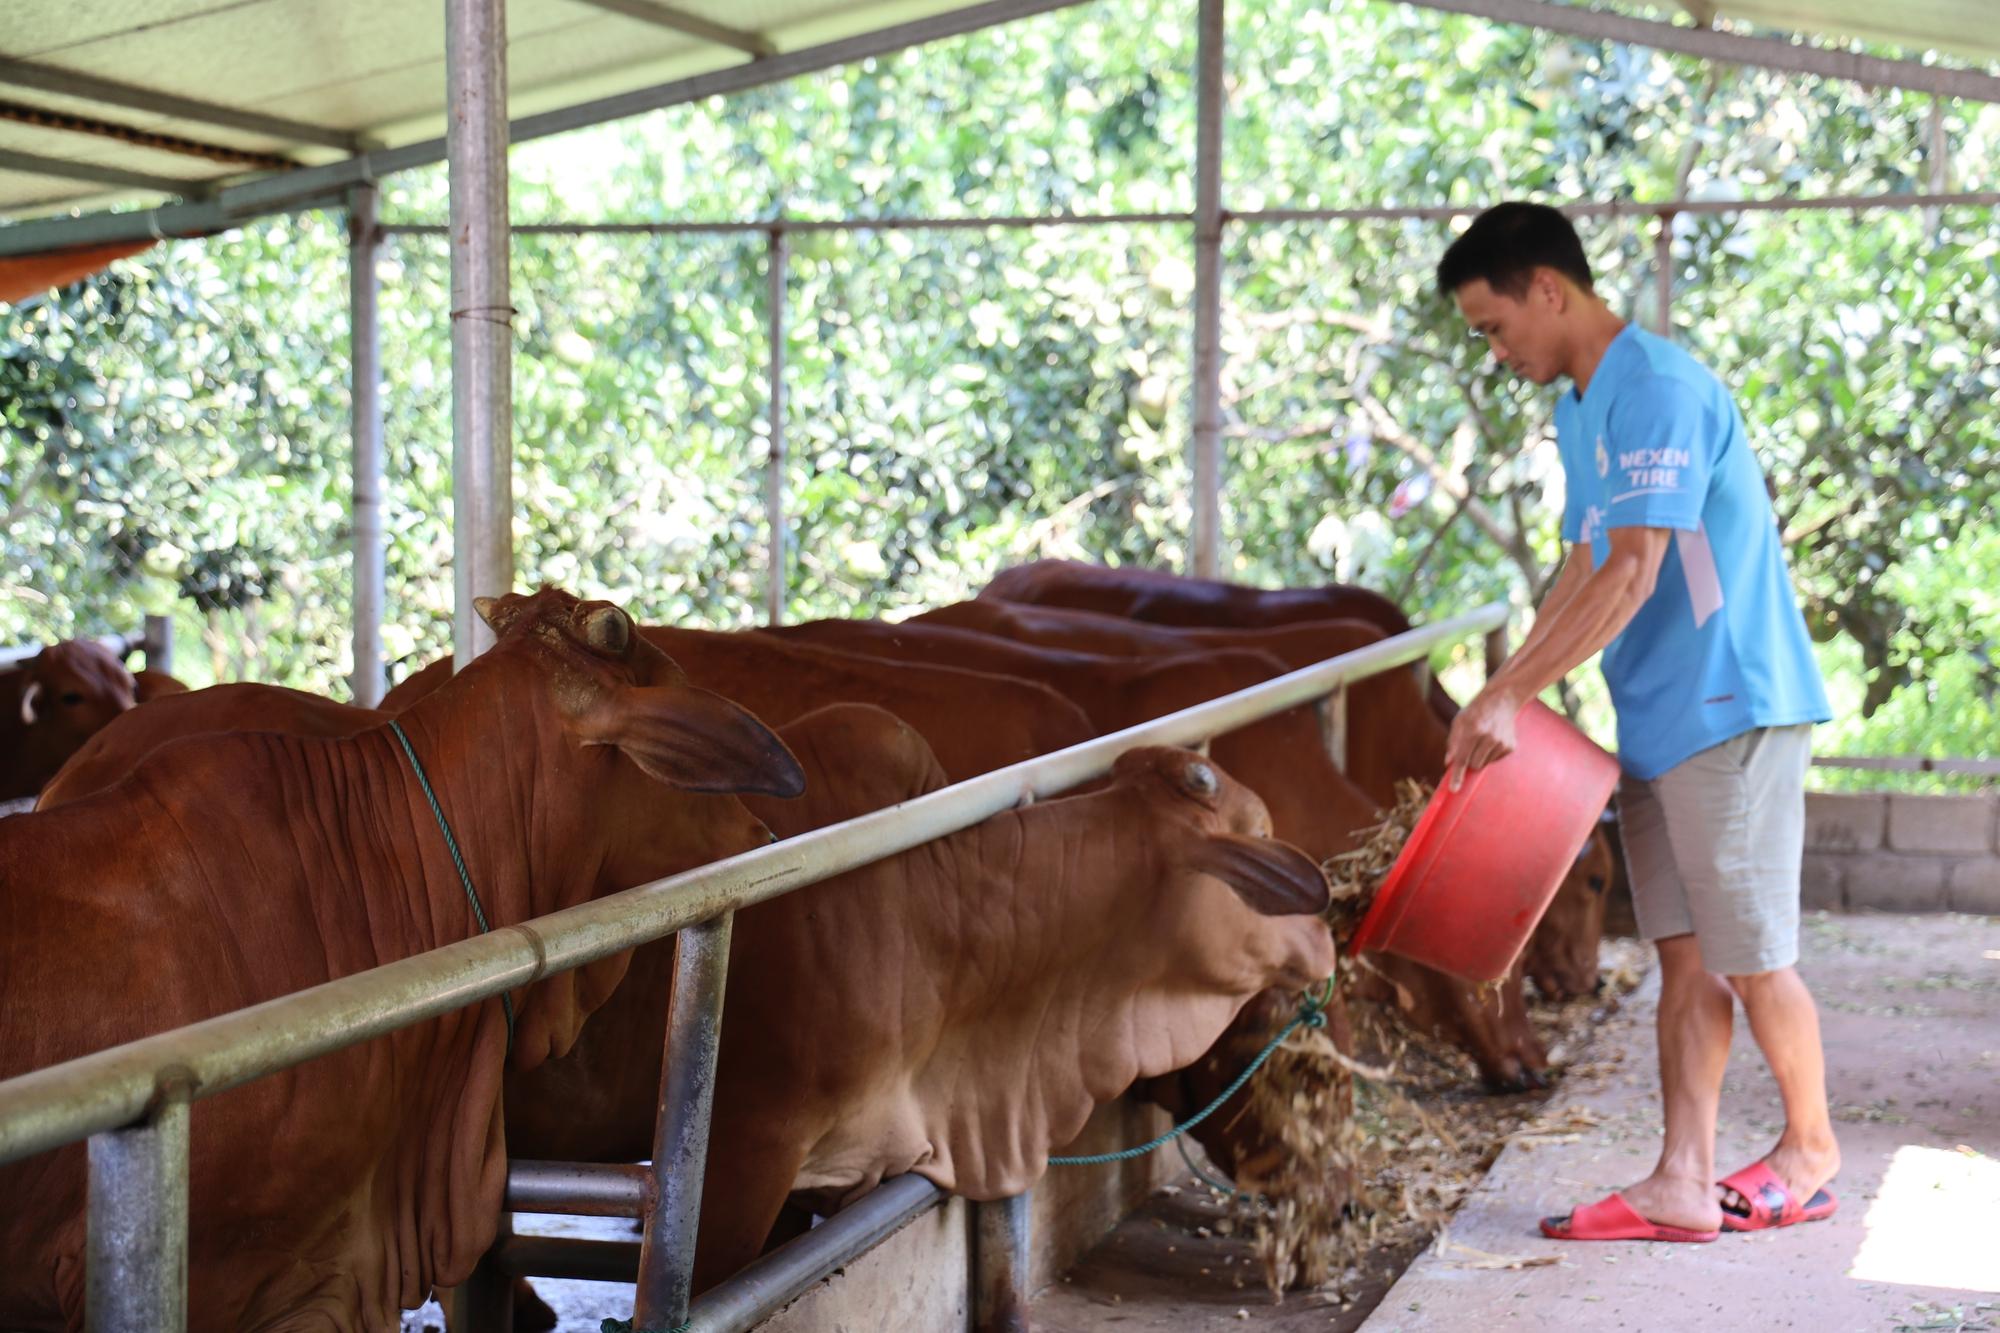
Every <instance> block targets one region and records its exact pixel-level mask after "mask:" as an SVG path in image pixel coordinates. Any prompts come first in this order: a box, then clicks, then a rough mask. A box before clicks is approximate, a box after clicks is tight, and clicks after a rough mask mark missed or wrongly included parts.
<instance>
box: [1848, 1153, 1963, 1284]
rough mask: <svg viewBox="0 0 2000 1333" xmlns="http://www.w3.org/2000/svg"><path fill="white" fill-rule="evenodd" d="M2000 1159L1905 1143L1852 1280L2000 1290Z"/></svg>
mask: <svg viewBox="0 0 2000 1333" xmlns="http://www.w3.org/2000/svg"><path fill="white" fill-rule="evenodd" d="M1996 1218H2000V1160H1995V1159H1994V1158H1991V1157H1988V1156H1986V1155H1985V1154H1984V1153H1979V1152H1974V1151H1973V1150H1972V1149H1970V1148H1958V1149H1948V1148H1925V1147H1919V1146H1918V1145H1916V1144H1905V1145H1904V1146H1903V1147H1901V1148H1898V1149H1897V1150H1896V1155H1895V1156H1894V1157H1893V1158H1891V1159H1890V1162H1889V1172H1888V1174H1887V1175H1886V1176H1884V1177H1883V1179H1882V1188H1881V1190H1880V1192H1879V1193H1877V1195H1876V1196H1875V1202H1874V1203H1873V1204H1872V1205H1871V1206H1870V1207H1869V1209H1868V1217H1867V1221H1866V1224H1865V1225H1866V1227H1867V1232H1868V1234H1867V1238H1866V1239H1865V1240H1863V1241H1862V1242H1861V1249H1860V1251H1859V1252H1858V1253H1856V1254H1855V1256H1854V1266H1853V1267H1852V1268H1851V1269H1849V1270H1848V1274H1847V1275H1848V1276H1849V1277H1852V1278H1860V1279H1865V1280H1867V1281H1871V1282H1893V1283H1897V1284H1899V1285H1908V1286H1923V1287H1952V1288H1956V1289H1957V1290H1960V1291H1977V1292H2000V1244H1996V1243H1995V1219H1996Z"/></svg>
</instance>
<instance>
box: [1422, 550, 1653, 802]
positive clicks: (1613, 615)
mask: <svg viewBox="0 0 2000 1333" xmlns="http://www.w3.org/2000/svg"><path fill="white" fill-rule="evenodd" d="M1673 535H1674V534H1673V531H1672V530H1671V529H1668V528H1613V529H1612V530H1611V554H1610V555H1608V556H1607V557H1605V561H1604V563H1603V564H1602V565H1599V566H1598V567H1597V568H1596V569H1593V570H1591V571H1590V572H1589V574H1588V576H1586V577H1582V578H1580V579H1578V580H1576V590H1575V592H1574V593H1572V594H1571V595H1570V596H1569V597H1567V598H1566V599H1564V600H1563V601H1562V602H1560V603H1558V604H1556V605H1554V606H1553V607H1550V608H1549V609H1545V610H1544V611H1543V612H1542V614H1541V615H1540V616H1539V617H1538V618H1537V619H1536V621H1535V626H1534V630H1533V631H1532V632H1531V633H1530V634H1529V635H1528V640H1527V642H1526V643H1524V644H1523V645H1522V646H1521V651H1520V652H1518V653H1516V654H1515V655H1514V656H1513V657H1511V658H1509V659H1507V663H1506V665H1505V666H1503V667H1501V668H1500V670H1499V671H1498V672H1496V673H1495V674H1494V676H1493V679H1492V680H1490V681H1488V682H1487V683H1486V688H1485V689H1483V690H1481V691H1480V692H1479V696H1478V697H1477V698H1475V699H1474V700H1473V701H1472V702H1471V703H1469V704H1467V705H1466V706H1465V708H1464V710H1463V711H1461V712H1460V713H1459V715H1458V717H1457V718H1456V719H1455V720H1454V721H1453V722H1452V724H1451V738H1450V740H1449V741H1448V742H1447V744H1446V746H1445V771H1446V775H1447V777H1446V781H1447V782H1448V783H1449V784H1450V785H1451V786H1452V787H1453V788H1454V789H1456V788H1457V787H1458V785H1459V783H1460V782H1461V781H1463V779H1464V777H1465V774H1466V772H1467V771H1468V770H1470V769H1477V768H1484V767H1485V766H1486V765H1488V764H1490V763H1492V762H1493V761H1494V760H1495V759H1500V758H1503V757H1504V756H1506V755H1508V754H1510V753H1512V752H1513V749H1514V717H1515V715H1516V714H1518V713H1519V712H1520V711H1521V708H1522V706H1523V705H1525V704H1526V703H1527V702H1528V701H1529V700H1530V699H1533V698H1534V697H1535V696H1536V695H1538V694H1540V693H1541V692H1542V691H1543V690H1545V689H1547V688H1548V687H1549V686H1551V685H1553V684H1555V683H1556V682H1557V681H1558V680H1561V679H1562V678H1563V677H1564V676H1565V675H1567V674H1569V672H1571V671H1573V670H1575V669H1576V668H1577V667H1579V666H1581V665H1583V663H1585V662H1587V661H1589V660H1590V659H1591V658H1592V657H1593V656H1595V655H1596V654H1597V653H1598V652H1599V651H1601V650H1602V649H1603V648H1604V646H1605V645H1606V644H1608V643H1610V642H1611V641H1612V640H1613V639H1615V638H1617V637H1618V634H1619V632H1620V631H1621V630H1623V629H1624V628H1625V626H1626V625H1627V624H1629V623H1631V620H1632V617H1633V616H1634V615H1636V614H1637V613H1638V610H1639V608H1640V607H1641V606H1642V605H1644V604H1645V601H1646V598H1648V597H1649V596H1651V595H1652V592H1653V583H1654V581H1655V580H1656V579H1657V578H1658V577H1659V572H1660V562H1661V561H1662V560H1664V559H1665V558H1666V554H1667V543H1668V542H1669V541H1671V540H1672V539H1673ZM1578 564H1579V562H1578V561H1577V559H1576V558H1575V556H1574V555H1572V557H1571V559H1570V561H1569V562H1568V563H1566V564H1565V565H1564V566H1563V573H1562V576H1561V578H1559V579H1558V580H1557V583H1556V588H1555V590H1554V591H1553V592H1551V593H1550V595H1549V598H1548V601H1549V602H1551V603H1554V602H1555V601H1556V596H1557V595H1558V594H1559V593H1561V591H1562V584H1563V582H1565V581H1568V580H1570V579H1571V574H1570V570H1571V568H1572V567H1574V566H1576V565H1578Z"/></svg>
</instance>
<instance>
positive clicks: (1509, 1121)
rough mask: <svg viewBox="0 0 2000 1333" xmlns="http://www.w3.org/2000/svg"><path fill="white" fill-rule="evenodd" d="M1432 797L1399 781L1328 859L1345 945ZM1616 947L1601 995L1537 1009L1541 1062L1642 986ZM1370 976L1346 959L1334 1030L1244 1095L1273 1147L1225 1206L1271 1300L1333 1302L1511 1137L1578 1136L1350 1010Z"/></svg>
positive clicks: (1274, 1062)
mask: <svg viewBox="0 0 2000 1333" xmlns="http://www.w3.org/2000/svg"><path fill="white" fill-rule="evenodd" d="M1430 791H1431V789H1430V788H1429V787H1427V786H1425V785H1424V784H1421V783H1417V782H1407V781H1406V782H1404V783H1402V784H1401V785H1400V787H1399V789H1398V793H1397V796H1398V799H1397V802H1396V805H1395V807H1394V808H1393V809H1391V810H1389V811H1387V812H1385V813H1384V815H1383V818H1382V821H1381V822H1380V823H1379V824H1377V825H1375V826H1374V827H1373V828H1371V829H1368V830H1366V831H1365V832H1363V833H1362V834H1361V835H1360V837H1359V841H1358V844H1357V846H1356V847H1355V849H1354V850H1352V851H1350V852H1345V853H1342V854H1341V855H1338V856H1336V857H1333V858H1332V859H1331V860H1329V861H1328V862H1327V863H1326V870H1327V876H1328V878H1329V879H1330V880H1331V881H1332V884H1333V896H1332V902H1331V904H1330V905H1329V907H1328V908H1327V912H1326V917H1327V920H1328V923H1329V924H1330V925H1331V926H1332V927H1333V931H1334V936H1335V938H1336V940H1338V941H1339V942H1340V943H1341V944H1342V945H1343V946H1345V944H1346V942H1347V940H1348V939H1349V938H1351V937H1352V935H1353V933H1354V931H1355V929H1356V928H1357V927H1358V926H1359V924H1360V921H1361V918H1362V916H1363V915H1364V914H1365V913H1366V911H1367V909H1368V905H1369V903H1370V902H1372V901H1373V899H1374V896H1375V893H1376V891H1377V890H1378V889H1379V888H1380V887H1381V884H1382V880H1383V879H1384V878H1385V877H1386V876H1387V874H1388V872H1389V869H1390V867H1391V866H1393V865H1394V864H1395V861H1396V857H1397V855H1398V854H1399V853H1400V852H1401V851H1402V848H1403V844H1404V843H1405V842H1406V841H1407V840H1408V838H1409V835H1410V830H1411V829H1412V828H1413V827H1414V826H1415V824H1416V821H1417V818H1418V816H1419V815H1420V814H1421V813H1422V811H1423V808H1424V805H1425V803H1426V802H1427V801H1428V800H1429V798H1430ZM1623 943H1624V942H1622V941H1620V942H1611V946H1610V949H1609V950H1608V952H1611V953H1613V954H1618V955H1620V956H1616V957H1611V958H1607V963H1608V964H1610V966H1609V967H1608V968H1607V975H1608V978H1609V985H1608V986H1607V988H1606V997H1598V998H1589V997H1587V998H1585V999H1581V1000H1577V1001H1573V1002H1571V1003H1570V1004H1568V1005H1564V1006H1560V1007H1556V1006H1546V1005H1545V1006H1541V1007H1540V1009H1539V1011H1538V1012H1537V1013H1536V1014H1535V1016H1534V1020H1535V1023H1536V1026H1537V1028H1538V1029H1539V1030H1540V1035H1541V1036H1542V1037H1543V1039H1544V1040H1545V1041H1546V1042H1547V1043H1548V1047H1549V1049H1550V1050H1551V1051H1557V1050H1559V1049H1560V1048H1562V1047H1564V1046H1568V1047H1572V1048H1573V1047H1574V1046H1575V1045H1576V1044H1577V1038H1578V1037H1579V1036H1580V1035H1581V1034H1582V1032H1583V1031H1584V1029H1585V1028H1586V1026H1587V1025H1588V1024H1589V1023H1590V1022H1591V1014H1592V1010H1593V1009H1594V1008H1598V1007H1601V1006H1603V1005H1604V1004H1606V1003H1607V1002H1608V1003H1611V1004H1615V1003H1616V998H1615V997H1616V996H1617V995H1619V994H1622V993H1623V992H1625V991H1627V990H1629V989H1631V987H1632V986H1633V985H1636V984H1637V980H1638V970H1639V965H1638V964H1637V961H1636V959H1637V957H1638V955H1637V953H1636V951H1632V952H1633V955H1634V957H1633V960H1632V961H1630V962H1628V961H1627V960H1625V959H1624V958H1623V957H1622V954H1620V950H1619V949H1618V946H1619V945H1622V944H1623ZM1367 966H1368V964H1367V962H1366V961H1365V959H1357V960H1355V961H1354V963H1353V964H1351V965H1348V966H1344V967H1343V969H1342V971H1341V975H1340V978H1339V983H1338V985H1337V986H1336V988H1335V996H1336V1000H1335V1003H1334V1006H1333V1009H1332V1012H1331V1015H1330V1017H1331V1019H1332V1021H1331V1022H1330V1023H1329V1025H1328V1026H1327V1027H1325V1028H1322V1029H1318V1030H1314V1029H1310V1028H1301V1029H1299V1030H1298V1031H1297V1032H1295V1033H1293V1034H1292V1036H1291V1037H1290V1038H1289V1039H1288V1040H1287V1041H1286V1042H1285V1043H1284V1044H1283V1045H1282V1046H1280V1047H1279V1048H1278V1049H1277V1050H1276V1051H1274V1052H1273V1053H1272V1055H1271V1058H1270V1060H1269V1061H1268V1062H1267V1063H1266V1065H1265V1067H1264V1069H1263V1070H1261V1071H1260V1072H1259V1074H1258V1075H1257V1077H1256V1078H1255V1079H1254V1080H1253V1081H1252V1082H1251V1084H1250V1094H1249V1095H1250V1111H1251V1113H1252V1114H1254V1115H1255V1116H1256V1117H1257V1118H1258V1120H1259V1121H1260V1122H1261V1123H1262V1124H1264V1125H1266V1126H1269V1127H1271V1129H1272V1131H1273V1132H1275V1133H1276V1135H1277V1137H1278V1139H1279V1142H1278V1144H1277V1145H1275V1147H1276V1149H1277V1151H1273V1152H1269V1153H1264V1154H1260V1155H1259V1159H1258V1160H1257V1161H1256V1162H1253V1163H1245V1164H1243V1165H1242V1166H1241V1167H1240V1168H1239V1171H1238V1176H1239V1179H1238V1180H1237V1182H1236V1184H1237V1186H1238V1188H1239V1190H1241V1191H1243V1192H1242V1193H1240V1194H1238V1195H1237V1196H1236V1200H1237V1202H1236V1207H1237V1208H1238V1209H1239V1211H1241V1212H1243V1213H1245V1214H1247V1219H1246V1220H1247V1221H1248V1222H1249V1223H1250V1224H1251V1225H1252V1226H1254V1234H1255V1242H1256V1252H1257V1255H1258V1258H1259V1260H1260V1261H1261V1263H1262V1266H1263V1271H1264V1278H1265V1281H1266V1283H1267V1284H1268V1285H1269V1286H1270V1288H1271V1290H1272V1291H1273V1292H1274V1293H1283V1292H1285V1291H1287V1290H1293V1289H1299V1288H1305V1289H1309V1290H1314V1291H1316V1292H1318V1293H1319V1298H1320V1299H1325V1300H1340V1299H1342V1298H1343V1296H1344V1295H1345V1293H1346V1289H1348V1288H1350V1287H1352V1286H1353V1285H1354V1284H1356V1283H1357V1282H1358V1281H1359V1280H1360V1277H1361V1268H1362V1266H1363V1264H1364V1261H1365V1260H1366V1259H1367V1257H1368V1256H1369V1255H1370V1254H1371V1253H1373V1252H1379V1251H1381V1250H1382V1249H1384V1248H1385V1247H1389V1248H1393V1247H1396V1246H1399V1245H1402V1246H1409V1245H1413V1244H1416V1243H1419V1242H1421V1241H1422V1240H1424V1239H1426V1238H1428V1237H1430V1236H1432V1235H1435V1234H1437V1233H1438V1232H1439V1231H1440V1229H1441V1228H1442V1227H1444V1225H1445V1224H1446V1222H1447V1221H1448V1220H1449V1218H1450V1217H1451V1214H1452V1213H1453V1211H1454V1210H1455V1209H1456V1208H1457V1206H1458V1204H1459V1203H1460V1201H1461V1200H1462V1199H1463V1198H1464V1196H1465V1195H1466V1194H1467V1193H1468V1192H1470V1191H1471V1189H1472V1188H1473V1187H1474V1186H1475V1185H1477V1184H1478V1182H1479V1179H1480V1177H1481V1176H1483V1175H1484V1174H1485V1171H1486V1168H1487V1167H1488V1166H1489V1165H1491V1163H1492V1160H1493V1158H1494V1157H1495V1156H1497V1155H1498V1154H1499V1151H1500V1149H1501V1147H1502V1146H1503V1145H1504V1144H1505V1143H1506V1142H1507V1141H1508V1139H1509V1138H1510V1137H1515V1136H1519V1137H1524V1138H1531V1139H1533V1138H1539V1139H1542V1140H1543V1141H1549V1140H1550V1139H1553V1138H1555V1137H1557V1136H1560V1135H1564V1134H1568V1133H1573V1132H1577V1131H1579V1130H1581V1129H1583V1128H1585V1127H1586V1126H1585V1125H1583V1124H1582V1123H1580V1119H1579V1117H1578V1116H1576V1115H1575V1114H1573V1113H1571V1112H1559V1113H1556V1114H1555V1115H1551V1116H1546V1117H1543V1118H1541V1119H1535V1117H1536V1115H1537V1113H1538V1112H1539V1111H1541V1109H1542V1107H1541V1099H1539V1098H1534V1097H1531V1096H1522V1097H1505V1098H1501V1097H1491V1096H1487V1095H1484V1094H1483V1093H1482V1092H1481V1091H1480V1090H1479V1089H1478V1087H1477V1080H1476V1079H1475V1078H1473V1077H1472V1075H1471V1070H1470V1065H1469V1063H1468V1062H1467V1060H1466V1057H1465V1056H1464V1055H1462V1054H1461V1053H1460V1052H1458V1051H1456V1050H1454V1049H1451V1048H1449V1047H1446V1046H1444V1045H1442V1044H1441V1043H1439V1042H1438V1041H1437V1040H1435V1039H1434V1038H1432V1037H1431V1036H1429V1035H1428V1034H1425V1033H1420V1032H1417V1031H1415V1030H1414V1029H1412V1028H1411V1027H1410V1026H1409V1025H1408V1024H1407V1023H1405V1022H1404V1021H1403V1018H1402V1016H1401V1014H1400V1013H1399V1012H1398V1011H1397V1008H1396V1006H1394V1005H1382V1004H1376V1003H1362V1002H1359V1001H1358V1000H1357V998H1356V996H1355V994H1354V981H1355V978H1356V975H1357V971H1356V969H1357V968H1365V967H1367ZM1343 1019H1344V1020H1345V1021H1342V1020H1343ZM1475 1258H1476V1259H1477V1260H1479V1261H1482V1262H1484V1261H1494V1260H1495V1257H1494V1256H1484V1255H1480V1256H1475ZM1499 1262H1506V1263H1508V1264H1510V1265H1511V1264H1512V1263H1513V1262H1515V1261H1513V1260H1509V1259H1506V1258H1505V1257H1504V1256H1502V1257H1499Z"/></svg>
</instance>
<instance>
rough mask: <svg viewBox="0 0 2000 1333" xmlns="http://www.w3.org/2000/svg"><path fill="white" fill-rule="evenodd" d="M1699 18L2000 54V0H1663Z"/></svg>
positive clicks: (1662, 4)
mask: <svg viewBox="0 0 2000 1333" xmlns="http://www.w3.org/2000/svg"><path fill="white" fill-rule="evenodd" d="M1651 7H1652V8H1653V9H1654V10H1655V11H1668V12H1675V13H1684V14H1689V15H1692V16H1693V17H1694V19H1695V21H1696V22H1699V23H1707V22H1711V21H1713V20H1715V19H1741V20H1742V21H1744V22H1746V23H1755V24H1761V25H1763V26H1764V27H1767V28H1772V29H1776V30H1778V31H1781V32H1793V33H1799V34H1802V35H1817V36H1823V37H1846V38H1860V39H1862V40H1864V41H1871V42H1889V43H1892V44H1894V45H1896V46H1900V47H1902V48H1904V50H1905V51H1906V52H1907V53H1909V54H1911V55H1917V54H1921V53H1922V52H1925V51H1947V52H1950V53H1952V54H1954V55H1960V56H1969V57H1971V58H1972V59H1974V60H1978V61H1991V60H1995V59H2000V0H1672V3H1668V2H1667V0H1659V2H1658V3H1655V4H1654V5H1652V6H1651Z"/></svg>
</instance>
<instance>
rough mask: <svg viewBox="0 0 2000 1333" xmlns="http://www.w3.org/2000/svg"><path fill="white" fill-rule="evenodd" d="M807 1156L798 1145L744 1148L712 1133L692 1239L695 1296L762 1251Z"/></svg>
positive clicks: (740, 1268) (732, 1274) (723, 1136)
mask: <svg viewBox="0 0 2000 1333" xmlns="http://www.w3.org/2000/svg"><path fill="white" fill-rule="evenodd" d="M805 1160H806V1150H805V1148H804V1147H803V1146H799V1145H796V1144H781V1143H770V1144H761V1145H756V1146H745V1145H739V1144H735V1143H731V1142H729V1140H728V1136H727V1135H724V1134H718V1135H716V1136H715V1139H714V1140H713V1141H712V1142H711V1143H710V1144H709V1158H708V1171H707V1174H706V1177H705V1179H704V1180H703V1182H702V1191H701V1230H700V1231H699V1233H698V1234H697V1235H696V1238H695V1247H694V1292H695V1294H696V1295H700V1294H701V1293H702V1292H704V1291H707V1290H708V1289H709V1288H710V1287H712V1286H714V1285H716V1284H717V1283H718V1282H722V1281H724V1280H725V1279H727V1278H730V1277H733V1276H735V1275H736V1274H737V1273H739V1272H741V1271H742V1270H743V1269H744V1268H745V1267H746V1266H748V1265H749V1264H750V1263H751V1261H752V1260H754V1259H756V1258H757V1256H758V1255H759V1254H762V1253H763V1252H764V1248H765V1245H764V1242H765V1240H766V1238H767V1237H769V1236H770V1235H771V1232H772V1228H773V1227H774V1225H775V1224H776V1223H777V1221H778V1215H779V1213H780V1212H781V1211H783V1209H784V1207H785V1200H786V1199H787V1198H789V1197H790V1195H791V1192H792V1183H793V1182H794V1181H796V1180H797V1179H798V1178H799V1169H800V1168H801V1167H803V1166H804V1165H805Z"/></svg>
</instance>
